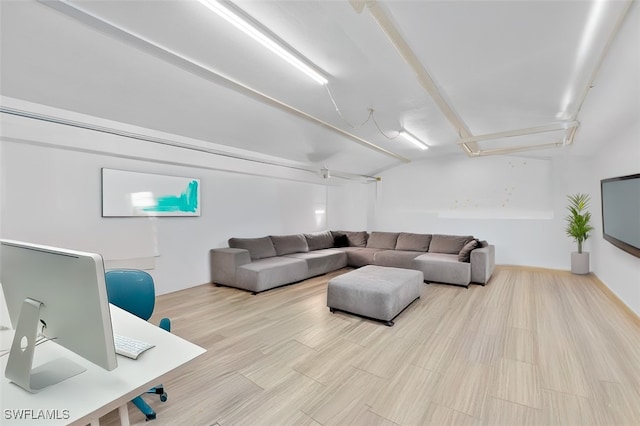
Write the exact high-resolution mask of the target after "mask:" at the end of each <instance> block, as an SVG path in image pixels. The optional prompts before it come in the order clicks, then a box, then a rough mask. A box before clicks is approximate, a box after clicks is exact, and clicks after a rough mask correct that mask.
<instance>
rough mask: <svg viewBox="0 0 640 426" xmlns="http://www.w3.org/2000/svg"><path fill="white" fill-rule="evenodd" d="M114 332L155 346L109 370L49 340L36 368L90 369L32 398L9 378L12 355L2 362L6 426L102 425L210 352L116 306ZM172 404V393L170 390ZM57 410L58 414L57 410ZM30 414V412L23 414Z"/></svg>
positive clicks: (0, 400) (1, 415)
mask: <svg viewBox="0 0 640 426" xmlns="http://www.w3.org/2000/svg"><path fill="white" fill-rule="evenodd" d="M111 322H112V324H113V332H114V333H116V334H121V335H124V336H128V337H133V338H135V339H139V340H144V341H147V342H149V343H153V344H155V345H156V347H154V348H152V349H149V350H148V351H146V352H145V353H143V354H142V355H140V357H139V358H138V359H137V360H132V359H129V358H125V357H122V356H119V355H118V367H117V368H116V369H115V370H113V371H106V370H104V369H102V368H100V367H98V366H96V365H94V364H92V363H90V362H88V361H86V360H84V359H83V358H80V357H78V356H77V355H75V354H74V353H72V352H70V351H68V350H67V349H65V348H63V347H61V346H60V345H58V344H56V343H54V342H52V341H48V342H45V343H43V344H41V345H39V346H38V347H37V348H36V351H35V356H34V361H33V365H34V367H36V366H38V365H40V364H43V363H45V362H48V361H50V360H52V359H55V358H60V357H65V358H68V359H71V360H72V361H74V362H76V363H78V364H80V365H82V366H83V367H85V368H86V369H87V371H85V372H84V373H81V374H79V375H77V376H75V377H71V378H70V379H67V380H65V381H63V382H60V383H58V384H56V385H53V386H51V387H49V388H46V389H44V390H42V391H41V392H39V393H36V394H31V393H29V392H27V391H25V390H23V389H22V388H20V387H18V386H16V385H14V384H13V383H11V382H10V381H9V380H8V379H7V378H5V377H4V370H5V366H6V364H7V358H8V355H6V356H3V357H2V358H0V360H1V362H0V368H1V371H0V375H1V380H2V386H1V387H0V404H1V405H2V412H0V424H2V425H9V424H16V425H22V426H25V425H30V424H36V425H45V424H46V425H59V424H60V425H63V424H78V425H85V424H89V423H91V422H92V421H94V422H95V421H96V420H97V419H98V418H100V417H101V416H103V415H105V414H107V413H109V412H111V411H113V410H114V409H116V408H118V407H121V406H123V405H126V403H127V402H128V401H130V400H131V399H133V398H134V397H136V396H138V395H140V394H141V393H143V392H145V391H146V390H147V389H149V388H151V387H153V386H155V385H157V384H159V383H161V382H162V380H161V379H162V376H163V375H165V374H167V373H169V372H170V371H172V370H174V369H176V368H177V367H180V366H181V365H183V364H185V363H187V362H189V361H191V360H192V359H194V358H196V357H197V356H199V355H201V354H203V353H204V352H206V350H205V349H203V348H201V347H200V346H197V345H194V344H193V343H190V342H188V341H186V340H184V339H182V338H180V337H178V336H176V335H174V334H171V333H167V332H166V331H164V330H162V329H161V328H159V327H157V326H156V325H154V324H151V323H149V322H147V321H144V320H142V319H140V318H138V317H136V316H134V315H131V314H129V313H128V312H125V311H123V310H122V309H120V308H118V307H115V306H113V305H111ZM11 339H13V331H12V330H11V331H0V342H1V347H2V349H5V348H8V347H10V346H11ZM167 393H168V395H169V400H168V401H167V402H166V404H171V389H170V388H168V389H167ZM14 410H31V412H33V414H34V415H37V414H39V413H41V411H40V410H43V411H46V410H49V414H51V413H53V414H54V417H56V415H57V417H59V418H58V419H55V418H54V419H50V420H42V419H33V420H27V419H22V420H20V419H15V418H14V413H16V411H14ZM56 410H57V411H56ZM23 413H24V411H23Z"/></svg>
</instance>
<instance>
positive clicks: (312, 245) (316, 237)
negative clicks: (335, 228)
mask: <svg viewBox="0 0 640 426" xmlns="http://www.w3.org/2000/svg"><path fill="white" fill-rule="evenodd" d="M304 237H305V238H306V239H307V245H308V246H309V251H313V250H322V249H328V248H331V247H333V235H331V231H324V232H314V233H312V234H304Z"/></svg>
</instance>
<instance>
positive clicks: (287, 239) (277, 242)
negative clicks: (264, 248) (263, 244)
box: [269, 234, 309, 256]
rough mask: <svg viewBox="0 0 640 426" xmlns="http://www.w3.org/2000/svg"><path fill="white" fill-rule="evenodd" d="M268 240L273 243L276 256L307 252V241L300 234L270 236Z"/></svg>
mask: <svg viewBox="0 0 640 426" xmlns="http://www.w3.org/2000/svg"><path fill="white" fill-rule="evenodd" d="M269 238H271V242H273V246H274V247H275V249H276V254H277V255H278V256H282V255H284V254H291V253H304V252H307V251H309V246H308V245H307V239H306V238H305V237H304V235H302V234H295V235H271V236H270V237H269Z"/></svg>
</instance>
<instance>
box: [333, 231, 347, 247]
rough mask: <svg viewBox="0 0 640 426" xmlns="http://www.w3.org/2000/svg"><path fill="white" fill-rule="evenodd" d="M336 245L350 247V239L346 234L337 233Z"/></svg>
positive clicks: (334, 240) (334, 242) (334, 241)
mask: <svg viewBox="0 0 640 426" xmlns="http://www.w3.org/2000/svg"><path fill="white" fill-rule="evenodd" d="M333 246H334V247H349V239H348V238H347V236H346V235H344V234H342V235H336V236H335V238H334V239H333Z"/></svg>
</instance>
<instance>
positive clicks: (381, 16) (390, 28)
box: [351, 0, 475, 152]
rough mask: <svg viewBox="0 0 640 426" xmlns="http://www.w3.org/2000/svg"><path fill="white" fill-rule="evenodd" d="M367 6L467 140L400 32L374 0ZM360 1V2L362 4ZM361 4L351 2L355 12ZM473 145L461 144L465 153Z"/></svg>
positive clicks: (459, 122)
mask: <svg viewBox="0 0 640 426" xmlns="http://www.w3.org/2000/svg"><path fill="white" fill-rule="evenodd" d="M362 1H364V4H365V5H366V6H367V9H368V10H369V12H370V13H371V15H372V16H373V18H374V19H375V20H376V22H377V23H378V26H379V27H380V28H381V29H382V31H383V32H384V33H385V35H386V36H387V38H388V39H389V41H391V43H392V44H393V46H394V47H395V49H396V50H397V51H398V53H399V54H400V56H402V58H403V59H404V60H405V62H406V63H407V64H408V65H409V67H410V68H411V69H412V70H413V72H415V74H416V76H417V77H418V82H419V83H420V85H421V86H422V87H423V88H424V89H425V90H426V91H427V93H429V95H430V96H431V98H432V99H433V101H434V102H435V104H436V105H437V106H438V108H440V111H442V113H443V114H444V116H445V117H446V118H447V120H449V123H451V125H452V126H453V127H454V129H456V132H457V135H458V137H461V138H467V137H471V136H473V135H472V134H471V131H470V130H469V127H468V126H467V124H466V123H465V122H464V120H462V118H461V117H460V115H458V113H457V112H456V110H455V109H454V108H453V106H452V105H451V104H450V103H449V102H448V101H447V99H446V98H445V96H444V92H443V91H441V90H440V88H439V87H438V85H437V84H436V82H435V80H434V79H433V78H432V77H431V75H430V74H429V72H428V71H427V70H426V68H425V67H424V66H423V65H422V63H421V62H420V60H419V59H418V57H417V56H416V54H415V53H414V52H413V50H412V49H411V47H410V46H409V44H408V43H407V42H406V40H405V39H404V38H403V37H402V35H401V34H400V31H398V29H397V28H396V26H395V25H394V23H393V21H392V20H391V18H390V17H389V16H388V15H387V14H386V13H385V11H384V10H383V9H382V7H380V5H379V4H378V2H377V1H376V0H362ZM362 1H361V2H362ZM361 2H358V1H352V2H351V4H352V6H353V7H354V9H355V10H356V11H358V12H359V11H361V10H362V6H361V4H360V3H361ZM474 145H475V144H471V147H469V146H467V143H464V144H463V147H464V148H465V151H467V152H470V151H472V148H475V146H474Z"/></svg>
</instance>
